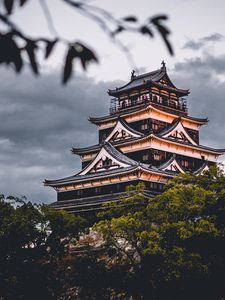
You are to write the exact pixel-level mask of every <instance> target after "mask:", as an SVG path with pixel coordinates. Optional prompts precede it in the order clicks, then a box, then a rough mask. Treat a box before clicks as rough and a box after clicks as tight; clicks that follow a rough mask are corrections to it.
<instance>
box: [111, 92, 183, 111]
mask: <svg viewBox="0 0 225 300" xmlns="http://www.w3.org/2000/svg"><path fill="white" fill-rule="evenodd" d="M151 103H152V104H154V105H156V106H159V107H160V108H161V109H164V110H171V109H172V110H175V111H177V112H180V113H182V114H187V105H186V100H185V99H184V98H179V100H177V99H176V100H175V99H173V98H165V97H163V96H158V97H155V96H154V95H152V96H150V97H149V96H148V97H145V98H139V97H137V98H131V99H129V98H128V99H126V100H120V101H119V100H118V99H117V98H113V99H111V105H110V114H115V113H118V112H120V111H123V110H126V109H129V108H132V107H137V106H147V105H149V104H151Z"/></svg>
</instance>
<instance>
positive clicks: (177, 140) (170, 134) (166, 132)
mask: <svg viewBox="0 0 225 300" xmlns="http://www.w3.org/2000/svg"><path fill="white" fill-rule="evenodd" d="M153 140H157V141H159V142H160V141H161V142H164V143H166V144H168V145H169V144H176V145H183V146H184V148H185V147H186V148H189V149H193V150H194V149H196V150H198V151H201V150H204V152H206V153H210V154H216V155H217V156H218V155H223V154H225V149H215V148H211V147H206V146H203V145H198V144H197V143H196V142H195V141H194V140H193V139H192V138H191V136H190V135H189V133H188V132H187V131H186V129H185V128H184V127H183V124H182V122H181V118H177V119H175V120H174V122H173V123H172V124H171V125H170V126H169V127H168V128H166V129H163V130H162V131H161V132H160V133H158V134H153V133H150V134H148V135H142V136H141V137H133V138H130V139H127V140H126V139H124V140H118V141H113V142H112V145H113V147H112V145H111V147H112V148H113V149H115V148H114V147H116V148H121V150H122V149H123V145H125V146H127V145H134V144H136V143H139V144H140V143H144V142H145V141H153ZM101 147H102V146H101V145H94V146H90V147H86V148H80V149H76V151H73V153H76V154H78V155H85V154H88V153H93V152H98V151H99V149H100V148H101ZM148 147H149V149H150V148H151V147H152V146H151V143H150V144H149V146H148ZM154 147H155V146H153V147H152V148H154ZM132 149H133V151H135V147H132ZM159 150H160V149H159ZM168 151H169V149H168ZM119 153H120V152H119Z"/></svg>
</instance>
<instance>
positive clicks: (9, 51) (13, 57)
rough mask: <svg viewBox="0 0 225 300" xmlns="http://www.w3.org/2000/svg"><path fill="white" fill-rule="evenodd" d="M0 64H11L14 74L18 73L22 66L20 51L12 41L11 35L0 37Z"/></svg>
mask: <svg viewBox="0 0 225 300" xmlns="http://www.w3.org/2000/svg"><path fill="white" fill-rule="evenodd" d="M0 63H6V64H10V63H13V64H14V66H15V69H16V72H20V71H21V69H22V66H23V62H22V58H21V53H20V49H19V47H18V46H17V44H16V42H15V41H14V40H13V34H12V33H11V32H10V33H7V34H5V35H3V36H1V37H0Z"/></svg>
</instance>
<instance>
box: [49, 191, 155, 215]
mask: <svg viewBox="0 0 225 300" xmlns="http://www.w3.org/2000/svg"><path fill="white" fill-rule="evenodd" d="M143 194H144V197H146V198H152V197H155V196H156V195H157V194H159V192H156V191H149V190H144V191H143ZM121 196H123V197H128V195H127V193H126V192H121V193H113V194H105V195H98V196H92V197H84V198H78V199H71V200H63V201H62V200H61V201H57V202H54V203H51V204H50V206H51V207H53V208H55V209H66V210H67V211H70V212H73V213H83V212H90V211H91V212H93V211H99V210H103V209H104V208H103V207H102V204H103V203H110V202H114V201H117V200H119V198H120V197H121Z"/></svg>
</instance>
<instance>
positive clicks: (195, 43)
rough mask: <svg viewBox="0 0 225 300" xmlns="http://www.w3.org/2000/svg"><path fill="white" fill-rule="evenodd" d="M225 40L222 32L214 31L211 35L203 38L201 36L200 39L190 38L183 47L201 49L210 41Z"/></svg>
mask: <svg viewBox="0 0 225 300" xmlns="http://www.w3.org/2000/svg"><path fill="white" fill-rule="evenodd" d="M222 40H224V36H223V35H222V34H220V33H214V34H211V35H209V36H205V37H203V38H200V39H198V40H193V39H190V40H188V41H187V42H186V43H185V44H184V46H183V49H191V50H199V49H201V48H204V46H206V45H207V44H208V43H210V42H214V43H215V42H220V41H222Z"/></svg>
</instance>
